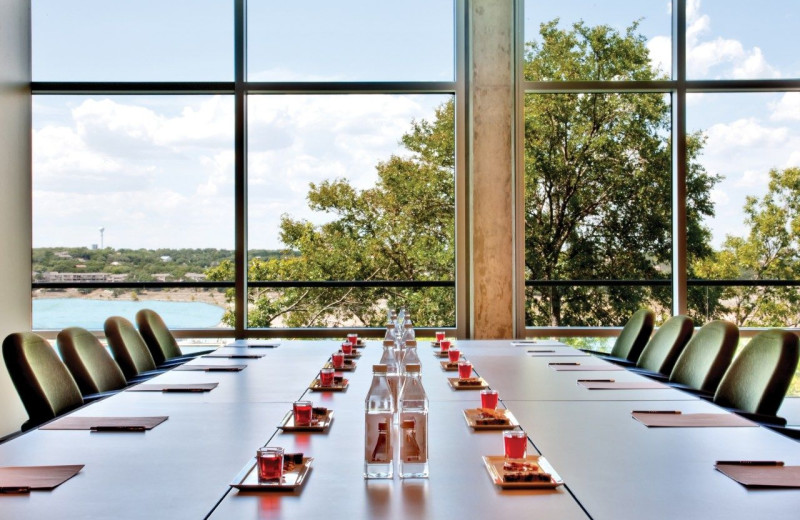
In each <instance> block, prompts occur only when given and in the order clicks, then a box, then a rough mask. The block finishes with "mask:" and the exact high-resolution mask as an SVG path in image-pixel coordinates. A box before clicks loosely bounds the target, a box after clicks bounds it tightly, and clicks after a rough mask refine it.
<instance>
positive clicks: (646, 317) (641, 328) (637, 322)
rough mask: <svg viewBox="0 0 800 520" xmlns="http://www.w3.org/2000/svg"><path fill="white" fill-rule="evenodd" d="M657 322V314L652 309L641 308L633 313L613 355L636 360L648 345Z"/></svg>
mask: <svg viewBox="0 0 800 520" xmlns="http://www.w3.org/2000/svg"><path fill="white" fill-rule="evenodd" d="M655 322H656V315H655V313H654V312H653V311H651V310H650V309H639V310H638V311H636V312H634V313H633V316H631V319H629V320H628V323H626V324H625V326H624V327H623V328H622V332H620V334H619V337H618V338H617V341H616V342H615V343H614V348H613V349H611V355H612V356H614V357H618V358H621V359H627V360H628V361H633V362H634V363H636V361H637V360H638V359H639V355H640V354H641V353H642V349H644V346H645V345H647V340H648V339H650V334H651V333H652V332H653V326H654V325H655Z"/></svg>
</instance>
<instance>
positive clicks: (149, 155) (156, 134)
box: [33, 95, 234, 329]
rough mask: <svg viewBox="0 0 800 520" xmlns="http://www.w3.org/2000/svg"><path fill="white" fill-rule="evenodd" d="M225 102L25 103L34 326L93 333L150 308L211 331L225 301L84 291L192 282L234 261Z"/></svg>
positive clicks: (213, 294) (102, 99) (199, 295)
mask: <svg viewBox="0 0 800 520" xmlns="http://www.w3.org/2000/svg"><path fill="white" fill-rule="evenodd" d="M232 117H233V98H232V97H231V96H147V95H133V96H87V95H70V96H36V97H34V103H33V128H34V134H33V148H34V155H33V156H34V164H33V229H34V233H33V248H34V249H33V269H34V273H33V279H34V281H35V282H50V283H59V284H70V283H71V284H74V287H71V288H59V289H36V290H34V293H33V326H34V328H35V329H59V328H62V327H67V326H82V327H85V328H89V329H101V328H102V325H103V321H104V320H105V318H107V317H108V316H110V315H112V314H123V315H126V316H128V317H132V315H133V314H134V313H135V311H136V310H137V309H138V308H141V307H147V306H150V307H152V306H155V307H157V308H158V309H160V310H161V312H162V313H163V314H164V317H165V318H166V319H167V320H168V323H169V324H170V325H171V326H175V327H182V328H205V327H215V326H217V325H218V324H220V323H221V317H222V313H223V312H224V310H225V309H224V307H225V305H226V304H225V297H224V296H225V295H224V293H222V292H220V291H218V290H201V289H196V288H174V289H152V290H147V289H135V288H130V287H125V288H122V287H120V288H97V287H92V284H97V283H101V284H107V283H127V284H131V283H135V282H181V281H187V282H197V281H202V280H205V278H206V274H205V272H206V270H207V269H209V268H212V267H213V266H215V265H217V264H219V263H220V262H223V261H226V260H228V261H230V260H231V259H232V258H233V245H234V244H233V229H234V226H233V125H232Z"/></svg>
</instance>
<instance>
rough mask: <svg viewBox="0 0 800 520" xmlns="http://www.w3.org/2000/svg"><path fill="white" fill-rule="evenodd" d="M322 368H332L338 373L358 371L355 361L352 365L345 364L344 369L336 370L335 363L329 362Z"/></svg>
mask: <svg viewBox="0 0 800 520" xmlns="http://www.w3.org/2000/svg"><path fill="white" fill-rule="evenodd" d="M322 368H332V369H334V370H335V371H337V372H352V371H354V370H355V369H356V363H355V361H353V362H352V363H350V364H347V363H345V364H344V365H342V368H336V367H335V366H333V363H331V362H330V361H328V362H327V363H325V366H324V367H322Z"/></svg>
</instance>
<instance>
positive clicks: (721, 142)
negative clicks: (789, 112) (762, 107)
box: [706, 117, 789, 153]
mask: <svg viewBox="0 0 800 520" xmlns="http://www.w3.org/2000/svg"><path fill="white" fill-rule="evenodd" d="M706 136H707V137H708V141H707V143H706V152H707V153H725V152H727V151H729V150H732V149H733V150H741V149H747V151H748V153H752V151H753V150H752V149H753V148H755V147H758V146H776V145H779V144H781V143H783V142H785V141H786V140H787V138H788V137H789V129H787V128H784V127H778V128H773V127H768V126H764V125H762V124H761V123H760V122H759V121H758V120H757V119H756V118H753V117H749V118H743V119H737V120H735V121H733V122H731V123H718V124H716V125H712V126H711V127H710V128H709V129H708V130H707V131H706Z"/></svg>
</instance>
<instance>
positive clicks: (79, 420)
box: [39, 415, 168, 431]
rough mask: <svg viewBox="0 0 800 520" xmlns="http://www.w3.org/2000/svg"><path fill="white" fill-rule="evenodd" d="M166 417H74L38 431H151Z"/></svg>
mask: <svg viewBox="0 0 800 520" xmlns="http://www.w3.org/2000/svg"><path fill="white" fill-rule="evenodd" d="M167 419H168V416H166V415H160V416H154V417H76V416H68V417H62V418H61V419H56V420H55V421H53V422H50V423H48V424H46V425H44V426H42V427H40V428H39V429H40V430H92V429H103V430H113V429H119V430H120V431H125V430H126V429H129V430H130V429H134V428H138V429H145V430H152V429H153V428H155V427H156V426H158V425H159V424H161V423H162V422H164V421H166V420H167Z"/></svg>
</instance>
